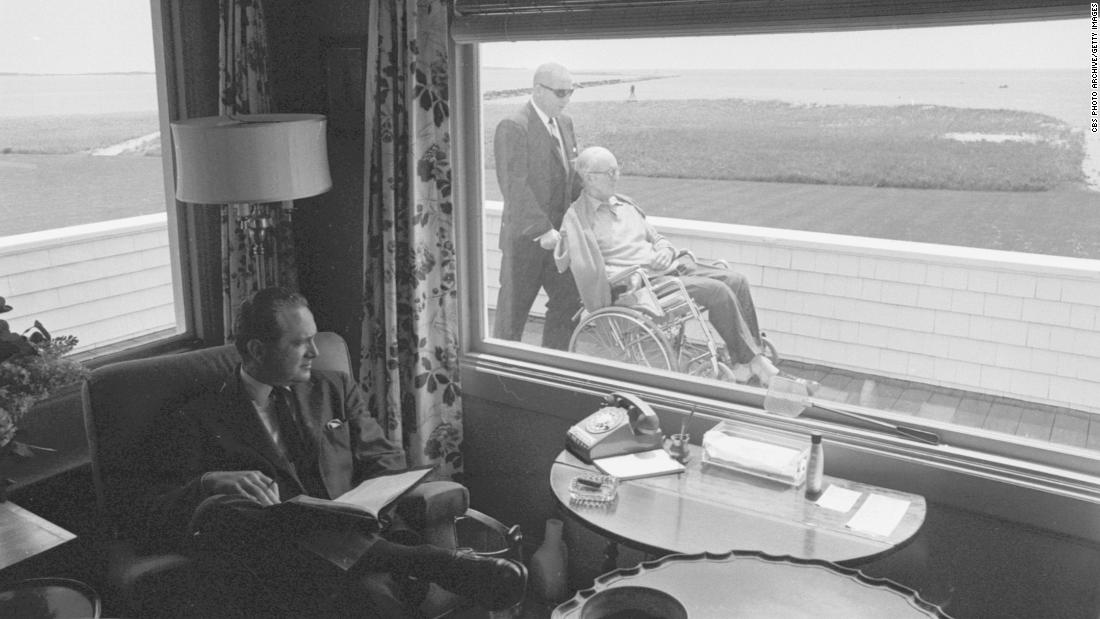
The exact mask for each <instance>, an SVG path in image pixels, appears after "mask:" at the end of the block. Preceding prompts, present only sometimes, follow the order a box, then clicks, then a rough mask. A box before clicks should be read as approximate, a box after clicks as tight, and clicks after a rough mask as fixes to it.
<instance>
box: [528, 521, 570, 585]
mask: <svg viewBox="0 0 1100 619" xmlns="http://www.w3.org/2000/svg"><path fill="white" fill-rule="evenodd" d="M562 525H563V523H562V521H561V520H558V519H557V518H550V519H548V520H547V521H546V535H545V537H543V538H542V545H540V546H539V547H538V549H537V550H535V554H534V555H532V556H531V565H530V568H531V588H532V589H533V590H534V592H535V595H537V596H538V597H539V598H540V599H542V600H544V601H547V602H553V603H555V604H557V603H559V602H563V601H565V599H566V598H567V597H569V583H568V582H567V574H568V572H567V569H566V568H567V565H568V561H569V559H568V556H569V550H568V548H566V546H565V540H563V539H562V535H561V534H562Z"/></svg>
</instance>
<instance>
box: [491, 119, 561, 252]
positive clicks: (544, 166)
mask: <svg viewBox="0 0 1100 619" xmlns="http://www.w3.org/2000/svg"><path fill="white" fill-rule="evenodd" d="M557 122H558V130H559V132H560V133H561V134H562V139H563V141H564V142H565V144H564V146H565V152H566V154H567V156H568V157H569V159H570V161H568V162H563V161H562V160H561V152H560V151H559V150H558V147H557V144H555V140H554V137H553V136H552V135H550V128H549V127H548V126H544V125H543V122H542V119H540V118H539V115H538V112H536V111H535V108H534V104H533V103H531V102H530V101H528V102H527V103H526V104H525V105H524V106H523V107H521V108H519V109H518V110H516V111H515V112H514V113H512V114H511V115H509V116H507V117H505V118H504V119H503V120H501V121H500V123H499V124H498V125H497V128H496V134H495V135H494V136H493V154H494V157H495V159H496V166H497V182H499V183H500V191H501V193H502V194H503V196H504V212H503V216H502V220H501V229H500V247H501V249H507V247H509V246H510V245H511V244H512V243H513V242H514V241H515V240H516V239H518V238H523V239H525V240H527V241H533V240H534V239H535V237H538V236H540V235H542V234H543V233H545V232H547V231H549V230H550V229H551V228H554V229H557V228H558V227H559V226H561V220H562V217H563V216H564V215H565V210H566V209H567V208H569V205H570V204H572V202H573V199H574V198H576V197H577V196H578V195H580V188H581V185H580V179H579V178H578V177H577V174H576V173H575V172H572V171H571V172H570V173H568V174H567V173H566V166H567V165H568V166H569V169H570V170H572V160H573V159H574V158H576V156H577V141H576V138H575V137H574V136H573V120H572V119H571V118H569V117H568V116H566V115H565V114H560V115H558V118H557Z"/></svg>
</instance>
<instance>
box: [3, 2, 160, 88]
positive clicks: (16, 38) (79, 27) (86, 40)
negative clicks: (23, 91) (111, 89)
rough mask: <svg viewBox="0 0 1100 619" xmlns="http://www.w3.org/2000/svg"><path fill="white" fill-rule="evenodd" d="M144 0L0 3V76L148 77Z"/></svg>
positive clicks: (149, 59) (150, 58)
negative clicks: (123, 74) (142, 73)
mask: <svg viewBox="0 0 1100 619" xmlns="http://www.w3.org/2000/svg"><path fill="white" fill-rule="evenodd" d="M151 33H152V24H151V21H150V16H149V0H0V73H105V72H128V71H150V72H151V71H154V70H155V68H156V67H155V66H154V60H153V38H152V34H151Z"/></svg>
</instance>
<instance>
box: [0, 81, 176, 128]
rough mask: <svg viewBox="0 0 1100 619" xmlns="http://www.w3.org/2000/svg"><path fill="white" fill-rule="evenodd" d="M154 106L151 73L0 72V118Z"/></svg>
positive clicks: (139, 108)
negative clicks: (30, 73) (45, 73)
mask: <svg viewBox="0 0 1100 619" xmlns="http://www.w3.org/2000/svg"><path fill="white" fill-rule="evenodd" d="M156 109H157V78H156V76H155V75H153V74H152V73H124V74H117V73H111V74H91V75H0V117H14V116H65V115H69V114H106V113H111V112H146V111H153V110H156ZM135 137H137V136H135Z"/></svg>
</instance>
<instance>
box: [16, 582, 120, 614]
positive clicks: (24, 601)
mask: <svg viewBox="0 0 1100 619" xmlns="http://www.w3.org/2000/svg"><path fill="white" fill-rule="evenodd" d="M99 613H100V602H99V594H97V593H96V592H95V590H94V589H92V588H91V587H89V586H88V585H86V584H84V583H82V582H80V581H79V580H71V579H69V578H30V579H27V580H21V581H19V582H15V583H12V584H10V585H5V586H0V617H20V618H21V619H78V618H79V619H89V618H90V619H98V617H99Z"/></svg>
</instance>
